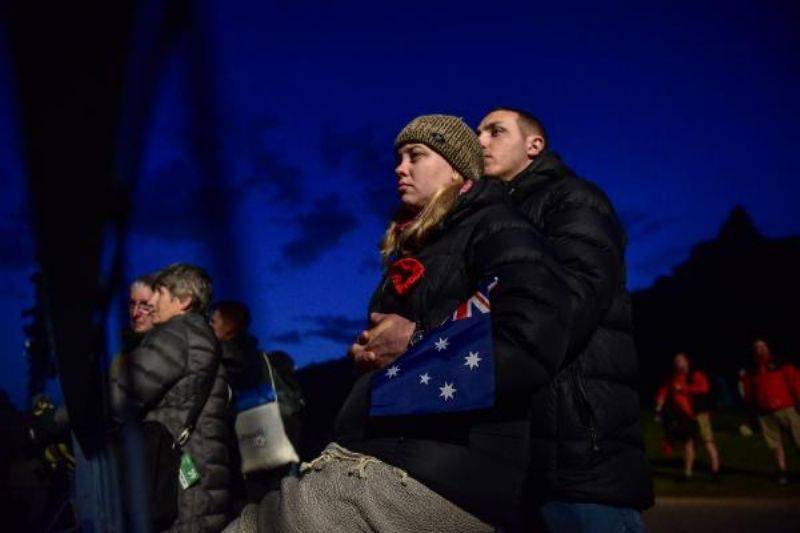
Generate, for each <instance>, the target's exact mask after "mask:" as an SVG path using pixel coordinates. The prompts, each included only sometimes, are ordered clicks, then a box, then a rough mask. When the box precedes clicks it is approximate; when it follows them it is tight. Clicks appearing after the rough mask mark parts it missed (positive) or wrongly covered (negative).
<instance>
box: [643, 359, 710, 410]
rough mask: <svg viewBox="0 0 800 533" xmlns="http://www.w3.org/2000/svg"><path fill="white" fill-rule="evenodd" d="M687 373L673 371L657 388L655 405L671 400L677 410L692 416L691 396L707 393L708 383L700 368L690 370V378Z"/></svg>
mask: <svg viewBox="0 0 800 533" xmlns="http://www.w3.org/2000/svg"><path fill="white" fill-rule="evenodd" d="M688 378H689V374H686V373H683V372H675V373H674V374H672V376H670V377H669V379H667V380H666V381H665V382H664V384H663V385H662V386H661V388H660V389H658V393H657V394H656V405H659V406H660V405H664V403H665V402H666V401H667V400H669V401H670V402H672V405H674V406H675V407H676V408H677V409H678V411H679V412H681V413H682V414H684V415H686V416H688V417H690V418H694V417H695V416H696V413H695V412H694V405H693V404H692V396H693V395H696V394H708V393H709V390H710V387H709V384H708V377H706V375H705V374H704V373H703V372H702V371H701V370H694V371H692V372H691V379H688Z"/></svg>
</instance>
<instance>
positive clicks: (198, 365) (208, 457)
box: [111, 264, 230, 531]
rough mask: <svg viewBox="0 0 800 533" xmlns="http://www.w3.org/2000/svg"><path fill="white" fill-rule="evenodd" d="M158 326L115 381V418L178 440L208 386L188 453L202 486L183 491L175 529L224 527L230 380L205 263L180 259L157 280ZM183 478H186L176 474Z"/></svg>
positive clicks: (155, 319) (155, 316)
mask: <svg viewBox="0 0 800 533" xmlns="http://www.w3.org/2000/svg"><path fill="white" fill-rule="evenodd" d="M153 288H154V296H153V299H152V304H153V323H154V324H155V327H154V328H153V330H152V331H151V332H150V333H148V335H147V336H146V337H145V339H144V340H143V341H142V342H141V344H140V345H139V347H138V348H136V349H135V350H134V351H133V353H132V354H131V357H130V360H129V362H128V364H127V365H126V367H125V369H124V371H122V372H120V373H119V375H118V376H116V377H114V378H112V382H111V404H112V412H113V414H114V416H115V418H117V419H120V420H146V421H156V422H159V423H161V424H163V425H164V426H165V427H166V428H167V430H168V431H169V432H170V434H171V435H172V437H173V438H176V439H177V437H178V435H179V433H180V432H181V431H182V429H183V427H184V424H185V423H186V419H187V416H188V413H189V410H190V409H191V406H192V405H193V404H194V402H195V401H196V400H197V398H198V397H201V396H202V395H203V394H204V391H207V390H208V389H207V387H208V384H209V383H211V389H210V394H209V395H208V399H207V400H206V402H205V403H204V405H203V407H202V410H201V411H200V414H199V417H198V418H197V421H196V423H195V428H194V430H193V431H192V432H191V434H190V437H189V440H188V441H187V443H186V444H185V446H184V447H183V449H182V451H183V452H185V453H187V454H188V455H189V456H190V457H191V458H192V460H193V461H194V464H195V466H196V469H197V471H198V472H200V474H201V475H200V479H199V481H198V482H197V483H195V484H193V485H191V486H189V487H187V488H178V516H177V518H176V520H175V522H174V523H173V524H172V527H171V529H172V530H177V531H219V530H221V529H222V528H223V527H224V526H225V524H226V523H227V521H228V516H229V503H230V502H229V494H228V490H229V488H228V483H229V478H230V472H229V465H228V461H229V444H230V437H229V434H228V422H227V416H228V383H227V378H226V375H225V369H224V368H223V367H222V366H221V365H220V358H221V356H220V348H219V344H218V343H217V340H216V339H215V338H214V334H213V332H212V331H211V328H209V326H208V324H207V323H206V319H205V316H204V315H205V313H206V311H207V309H208V305H209V302H210V301H211V292H212V287H211V279H210V278H209V277H208V276H207V275H206V274H205V272H203V271H202V270H201V269H200V268H198V267H195V266H192V265H186V264H173V265H170V266H168V267H166V268H165V269H164V270H162V271H160V272H159V273H158V275H157V277H156V279H155V281H154V283H153ZM175 475H178V473H177V472H176V473H175Z"/></svg>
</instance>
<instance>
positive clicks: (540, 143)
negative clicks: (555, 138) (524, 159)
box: [525, 133, 545, 159]
mask: <svg viewBox="0 0 800 533" xmlns="http://www.w3.org/2000/svg"><path fill="white" fill-rule="evenodd" d="M544 144H545V143H544V137H542V136H541V135H537V134H535V133H534V134H532V135H528V136H527V137H526V138H525V153H526V154H527V156H528V159H533V158H535V157H536V156H538V155H539V154H541V153H542V152H543V151H544Z"/></svg>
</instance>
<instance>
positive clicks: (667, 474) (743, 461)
mask: <svg viewBox="0 0 800 533" xmlns="http://www.w3.org/2000/svg"><path fill="white" fill-rule="evenodd" d="M642 417H643V418H642V426H643V431H644V440H645V447H646V450H647V456H648V459H649V460H650V467H651V471H652V474H653V483H654V485H655V491H656V495H657V496H694V497H711V498H716V497H752V498H800V453H798V450H797V449H796V448H795V447H794V445H793V444H792V442H791V439H790V438H789V437H788V436H787V435H784V449H785V450H786V459H787V462H788V465H789V474H790V475H789V480H790V483H789V484H788V485H778V483H777V482H776V480H777V467H776V466H775V458H774V455H773V453H772V451H771V450H769V449H768V448H767V445H766V444H765V442H764V438H763V437H762V436H761V433H760V431H759V430H758V423H757V421H756V420H755V419H751V418H750V417H748V415H747V414H746V413H743V412H735V411H734V412H725V413H712V424H713V427H714V438H715V441H716V443H717V448H718V449H719V454H720V462H721V464H722V474H721V476H720V478H719V479H718V480H716V479H714V478H713V477H712V476H711V475H710V473H709V467H708V460H707V455H706V453H705V449H704V448H703V447H702V446H698V447H697V454H698V460H697V461H696V462H695V468H694V472H695V473H694V476H693V477H692V479H691V480H690V481H683V480H680V478H681V477H682V476H681V474H682V472H683V459H682V456H681V454H680V451H679V449H678V447H676V449H675V450H674V451H673V452H672V455H671V456H670V457H665V456H664V454H663V453H662V451H661V445H660V442H661V439H662V437H663V435H664V431H663V429H662V427H661V425H660V424H658V423H656V422H655V421H654V420H653V412H652V411H644V412H643V413H642ZM742 423H747V424H749V425H750V427H751V428H752V429H753V430H754V434H753V435H751V436H749V437H747V436H743V435H741V434H740V432H739V425H740V424H742Z"/></svg>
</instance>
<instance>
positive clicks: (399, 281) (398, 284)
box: [389, 257, 425, 296]
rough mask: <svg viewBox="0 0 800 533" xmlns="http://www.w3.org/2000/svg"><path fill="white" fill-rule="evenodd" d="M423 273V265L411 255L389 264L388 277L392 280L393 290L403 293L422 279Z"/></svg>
mask: <svg viewBox="0 0 800 533" xmlns="http://www.w3.org/2000/svg"><path fill="white" fill-rule="evenodd" d="M424 274H425V265H423V264H422V263H420V262H419V261H417V260H416V259H414V258H413V257H404V258H403V259H399V260H397V261H395V262H394V263H392V264H391V265H390V266H389V279H390V280H392V285H394V290H395V291H397V294H399V295H401V296H402V295H403V294H405V293H407V292H408V291H410V290H411V288H412V287H413V286H414V285H416V284H417V282H419V280H420V279H422V276H423V275H424Z"/></svg>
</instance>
